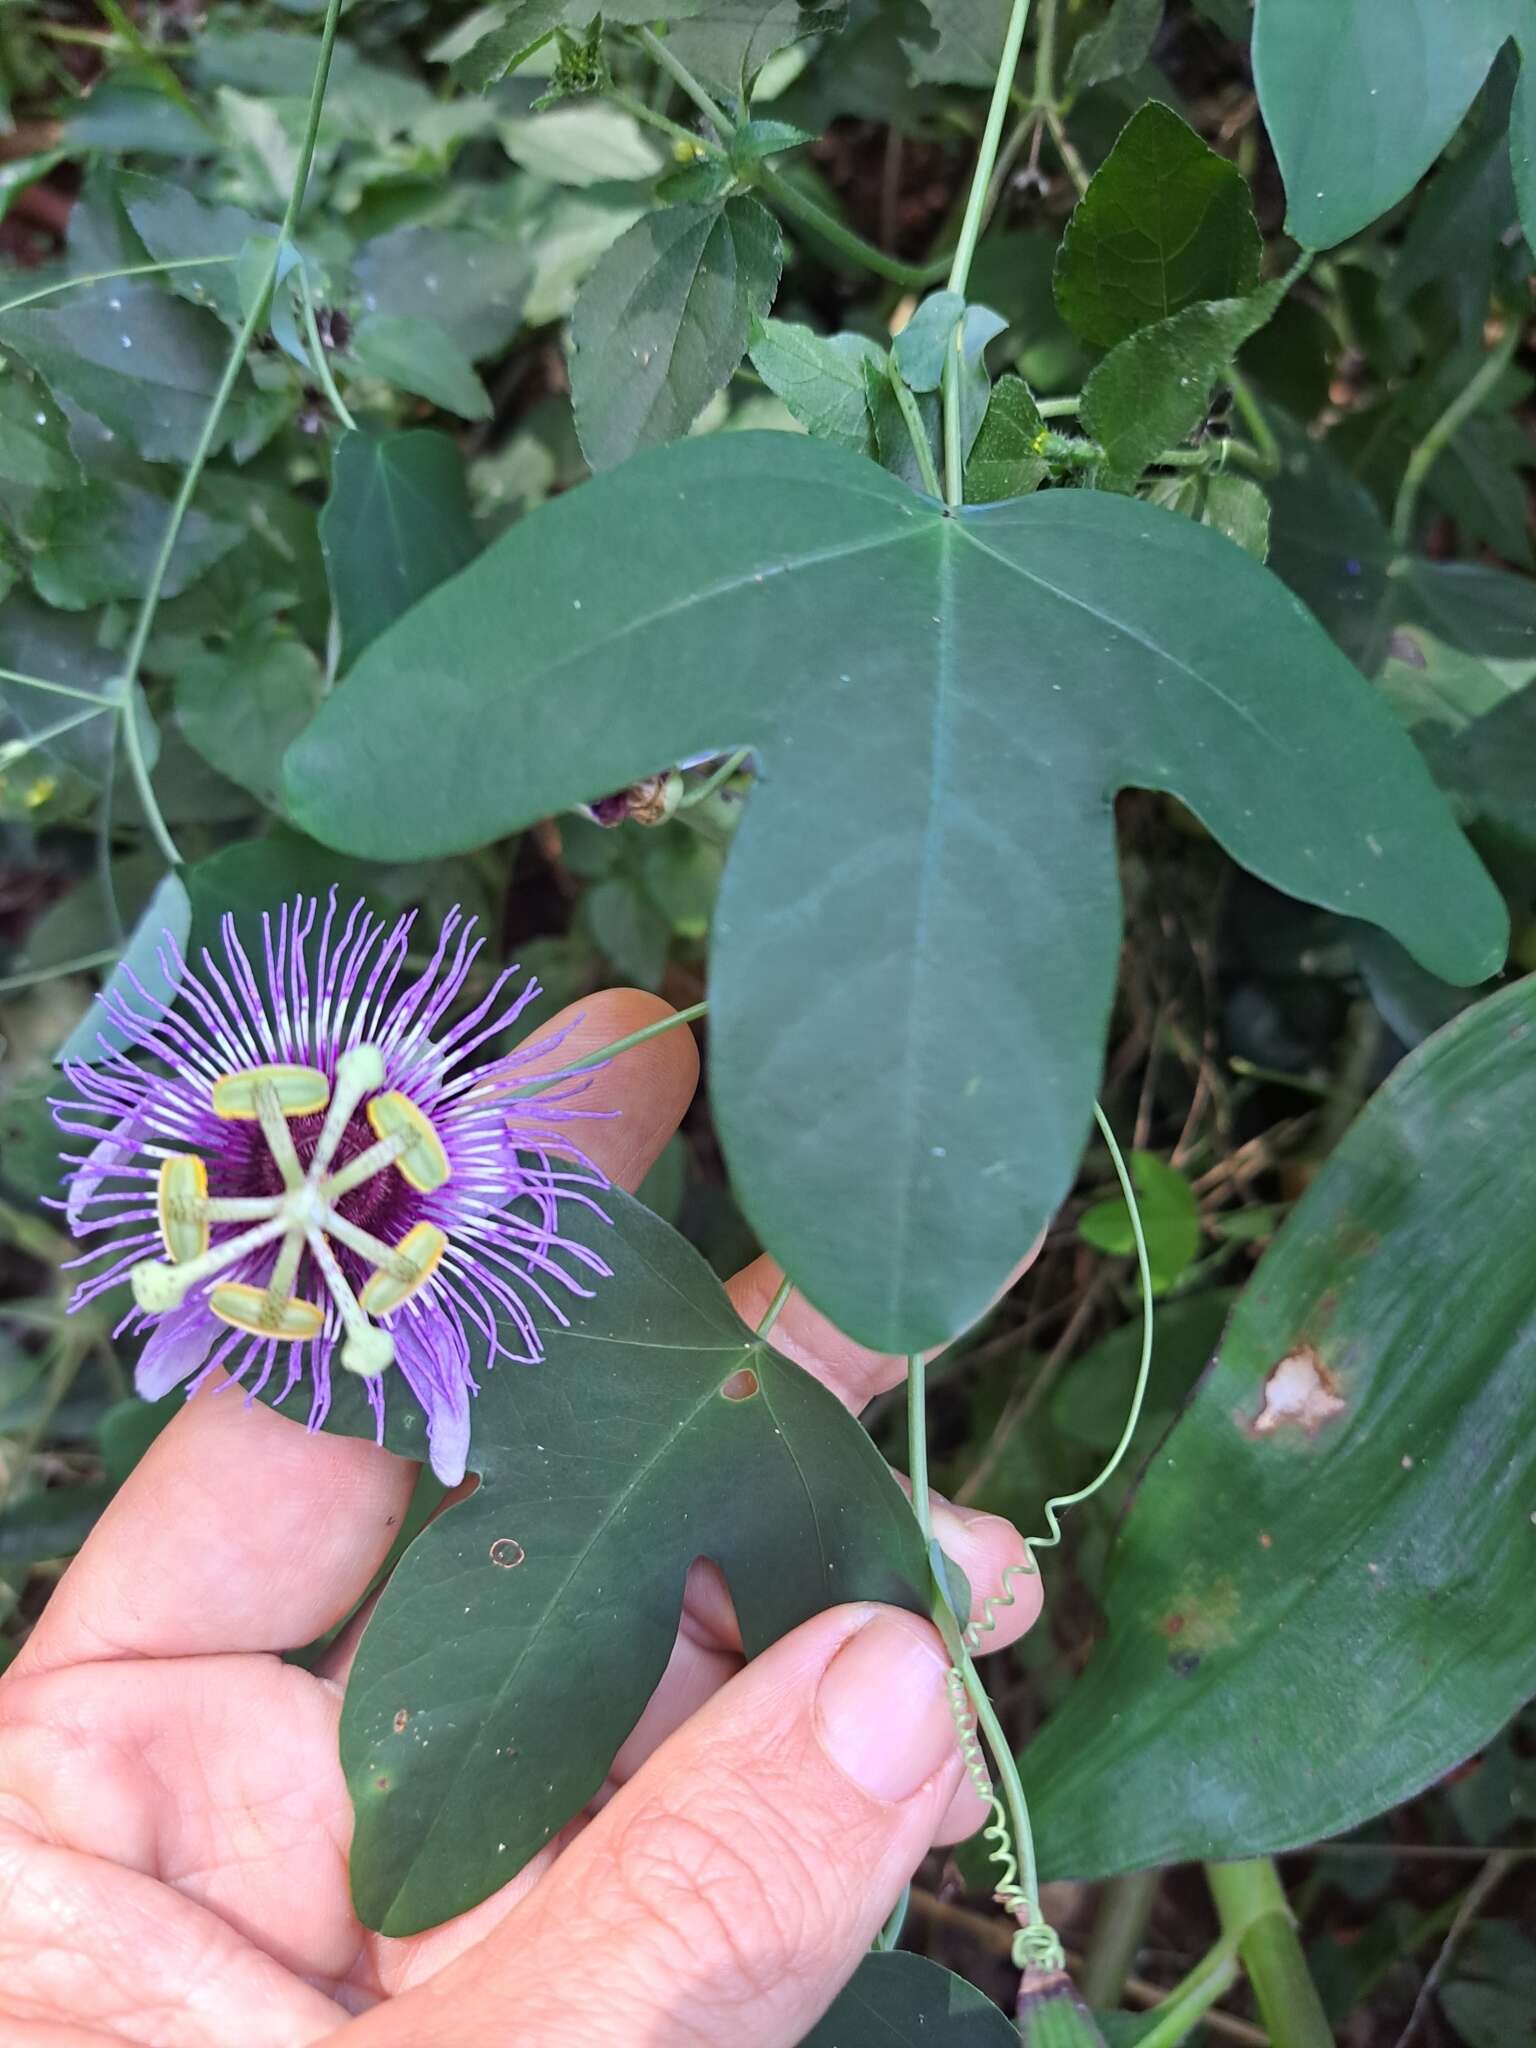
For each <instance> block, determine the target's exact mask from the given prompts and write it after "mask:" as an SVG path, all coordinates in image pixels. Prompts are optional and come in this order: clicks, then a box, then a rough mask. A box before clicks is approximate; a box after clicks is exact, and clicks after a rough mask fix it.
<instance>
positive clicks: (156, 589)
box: [118, 0, 342, 867]
mask: <svg viewBox="0 0 1536 2048" xmlns="http://www.w3.org/2000/svg"><path fill="white" fill-rule="evenodd" d="M341 8H342V0H327V5H326V10H325V24H324V26H323V28H322V29H321V31H320V53H319V56H318V57H317V59H316V61H315V75H314V80H313V83H312V85H311V87H310V94H309V115H308V119H307V120H306V122H305V126H304V139H303V141H302V142H301V144H300V146H299V157H298V162H297V164H296V165H295V167H294V173H293V182H292V184H291V185H290V186H289V188H288V204H287V206H286V207H285V208H284V210H283V219H282V225H281V227H280V228H279V229H278V235H277V244H276V247H275V248H274V249H273V251H272V260H271V262H270V263H269V264H268V266H267V274H266V277H265V279H264V280H263V283H262V286H261V289H260V290H259V291H258V292H257V293H256V295H255V297H254V298H253V300H252V302H251V305H250V309H249V311H248V312H247V313H246V316H245V318H244V319H243V320H242V321H241V323H240V326H239V329H238V331H237V332H236V335H235V338H234V341H233V343H232V345H231V347H230V351H229V357H228V360H227V361H226V362H225V365H224V372H223V375H222V376H221V377H220V378H219V382H218V388H217V389H216V390H215V392H214V394H213V398H212V401H211V403H210V404H209V407H208V411H207V414H206V416H205V418H204V420H203V424H202V428H201V431H200V432H199V434H198V437H197V443H196V445H195V447H194V448H193V450H192V456H191V460H190V461H189V462H188V464H187V466H186V468H185V470H184V471H183V472H182V477H181V483H180V485H179V487H178V489H177V492H176V496H175V499H174V500H173V501H172V504H171V510H170V516H169V518H168V519H167V520H166V522H165V531H164V533H163V534H162V535H161V538H160V546H159V548H158V549H157V550H156V554H155V559H154V563H153V565H152V567H151V569H150V572H149V582H148V583H147V584H146V586H145V589H144V595H143V597H142V599H141V600H140V602H139V610H138V615H137V617H136V618H135V620H134V625H133V632H132V634H131V636H130V637H129V641H128V648H127V652H126V653H125V655H124V657H123V669H122V674H121V676H120V677H119V680H118V714H119V718H120V721H121V725H122V731H123V743H124V747H125V750H126V752H127V755H128V765H129V768H130V769H131V770H132V773H133V780H134V786H135V787H136V789H137V790H138V792H139V801H140V802H141V803H142V804H143V806H144V815H145V817H146V818H147V820H148V821H149V828H150V831H151V832H152V833H153V835H154V838H155V842H156V844H157V845H158V846H159V848H160V851H161V852H162V853H163V854H164V855H165V857H166V859H167V860H168V861H169V862H170V864H171V866H172V867H179V866H180V865H181V854H180V851H179V850H178V848H177V845H176V842H175V840H174V839H173V838H172V837H171V833H170V828H169V827H168V826H167V824H166V822H165V819H164V818H163V817H162V816H161V814H160V806H159V804H158V803H157V802H156V801H155V793H154V789H153V787H152V786H151V783H150V777H149V763H148V762H147V760H146V759H145V756H144V741H143V735H142V734H141V733H140V731H139V726H138V720H137V719H136V718H135V717H134V716H133V708H132V707H133V691H134V686H135V684H136V683H137V682H138V679H139V669H140V667H141V665H142V663H143V660H144V650H145V648H146V647H147V646H148V644H149V636H150V632H151V631H152V629H153V627H154V623H155V614H156V612H157V611H158V610H159V608H160V594H161V592H162V590H163V589H164V587H165V579H166V574H167V572H168V571H169V569H170V566H171V557H172V555H173V554H174V553H175V550H176V543H177V541H178V539H179V538H180V536H181V529H182V524H183V522H184V520H185V519H186V516H187V511H188V508H189V507H190V505H191V503H192V498H193V495H194V493H195V492H196V490H197V486H198V484H199V482H200V481H201V480H202V474H203V470H204V467H205V466H206V464H207V461H208V457H209V455H210V454H211V453H212V451H213V443H214V437H215V436H216V434H217V433H218V430H219V422H220V421H221V420H222V419H223V417H224V408H225V407H226V406H227V405H228V403H229V400H230V396H231V394H232V393H233V391H234V388H235V384H236V382H237V380H238V378H239V376H240V372H241V371H242V370H243V369H244V367H245V357H246V351H247V350H248V349H249V348H250V346H251V343H252V342H253V341H254V340H255V338H256V332H257V329H258V328H259V327H260V326H261V324H262V322H263V321H264V320H265V319H266V317H267V311H268V308H269V307H270V305H271V303H272V293H273V289H274V288H275V286H276V283H277V273H278V265H279V264H280V263H281V261H282V256H283V251H284V249H285V248H286V247H287V246H288V243H289V241H290V240H291V238H292V235H293V230H294V226H295V224H296V222H297V221H298V217H299V211H300V209H301V207H302V206H303V204H304V194H305V191H306V190H307V188H308V185H309V172H310V166H311V164H312V163H313V162H314V156H315V141H316V138H317V136H318V135H319V132H320V114H321V109H322V108H323V107H324V105H325V88H326V85H327V83H328V82H329V79H330V75H331V53H332V51H333V50H334V49H335V47H336V29H337V25H338V23H339V22H340V19H341ZM204 260H206V259H204Z"/></svg>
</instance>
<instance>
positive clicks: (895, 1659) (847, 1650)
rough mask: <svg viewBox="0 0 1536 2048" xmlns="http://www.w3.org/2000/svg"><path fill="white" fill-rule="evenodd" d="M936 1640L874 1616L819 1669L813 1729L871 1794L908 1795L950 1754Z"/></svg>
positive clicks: (952, 1741)
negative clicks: (819, 1682)
mask: <svg viewBox="0 0 1536 2048" xmlns="http://www.w3.org/2000/svg"><path fill="white" fill-rule="evenodd" d="M947 1668H948V1667H947V1666H946V1664H945V1662H944V1658H943V1655H942V1653H941V1651H940V1649H939V1647H938V1643H937V1640H936V1639H935V1638H934V1637H932V1636H931V1635H929V1634H928V1633H927V1632H926V1631H925V1630H924V1628H923V1626H922V1624H920V1623H918V1622H916V1621H911V1622H907V1621H903V1620H899V1619H898V1618H897V1617H896V1616H895V1615H891V1614H876V1615H875V1616H873V1617H872V1618H871V1619H870V1620H869V1621H867V1622H866V1623H865V1624H864V1626H863V1627H862V1628H861V1629H860V1630H859V1632H858V1634H857V1635H855V1636H851V1637H850V1638H849V1639H848V1641H847V1642H846V1643H844V1645H843V1647H842V1648H841V1649H840V1650H839V1651H838V1653H837V1655H836V1656H835V1657H834V1658H833V1659H832V1662H831V1663H830V1664H829V1665H828V1666H827V1668H826V1670H825V1671H824V1672H823V1673H822V1678H821V1685H820V1688H819V1689H818V1691H817V1694H816V1729H817V1733H818V1735H819V1736H820V1738H821V1746H822V1748H823V1749H824V1750H825V1751H826V1753H827V1755H828V1756H829V1757H830V1758H831V1760H832V1762H833V1763H835V1764H836V1765H837V1768H838V1769H839V1770H840V1771H842V1772H843V1773H844V1774H845V1775H846V1776H847V1777H850V1778H852V1780H853V1782H854V1783H855V1784H856V1785H859V1786H861V1787H862V1788H863V1790H864V1791H866V1792H868V1793H869V1794H870V1795H871V1797H872V1798H875V1799H889V1800H897V1799H910V1798H911V1796H912V1794H913V1793H914V1792H916V1791H918V1790H919V1788H920V1787H921V1786H923V1785H925V1784H926V1783H927V1782H928V1780H929V1779H930V1778H931V1777H932V1776H933V1774H934V1772H935V1771H937V1770H939V1769H941V1768H942V1767H943V1765H944V1764H945V1763H947V1762H948V1761H949V1759H950V1758H951V1757H953V1756H955V1755H956V1754H957V1753H958V1749H959V1741H958V1737H957V1735H956V1732H955V1721H954V1716H953V1714H952V1713H951V1712H950V1709H949V1690H948V1686H947V1685H946V1683H945V1673H946V1670H947Z"/></svg>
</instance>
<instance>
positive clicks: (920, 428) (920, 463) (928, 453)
mask: <svg viewBox="0 0 1536 2048" xmlns="http://www.w3.org/2000/svg"><path fill="white" fill-rule="evenodd" d="M888 381H889V383H890V387H891V390H892V391H893V392H894V393H895V395H896V403H897V405H898V406H899V408H900V410H901V418H902V424H903V425H904V426H905V427H906V430H907V439H908V440H909V441H910V442H911V443H912V453H913V455H914V456H916V458H917V468H918V474H919V475H920V476H921V477H922V480H923V489H924V490H925V491H926V492H927V493H928V495H929V497H930V498H939V499H942V498H943V496H944V487H943V485H942V484H941V483H940V482H939V472H938V471H937V470H936V469H935V468H934V466H933V450H932V448H931V447H929V445H928V433H927V429H926V428H925V427H924V425H923V416H922V414H921V413H920V412H919V411H918V409H917V399H916V398H915V397H914V395H913V393H912V390H911V388H910V386H909V385H908V384H907V381H906V379H905V378H904V377H903V376H902V374H901V372H900V371H899V370H898V369H897V367H896V359H895V357H894V356H893V357H892V358H891V369H890V376H889V379H888Z"/></svg>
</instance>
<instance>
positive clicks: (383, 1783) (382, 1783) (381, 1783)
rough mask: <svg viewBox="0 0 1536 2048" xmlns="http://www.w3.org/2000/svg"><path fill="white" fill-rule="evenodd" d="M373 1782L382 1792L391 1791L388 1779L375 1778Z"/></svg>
mask: <svg viewBox="0 0 1536 2048" xmlns="http://www.w3.org/2000/svg"><path fill="white" fill-rule="evenodd" d="M373 1782H374V1784H375V1785H377V1786H378V1788H379V1790H380V1791H381V1792H387V1791H388V1790H389V1780H388V1778H375V1779H374V1781H373Z"/></svg>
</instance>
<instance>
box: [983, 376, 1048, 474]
mask: <svg viewBox="0 0 1536 2048" xmlns="http://www.w3.org/2000/svg"><path fill="white" fill-rule="evenodd" d="M1046 439H1047V428H1046V424H1045V421H1044V420H1043V419H1041V417H1040V411H1039V408H1038V407H1037V406H1036V404H1035V401H1034V399H1033V398H1032V397H1031V396H1030V392H1029V386H1028V385H1027V384H1026V383H1025V382H1024V379H1023V378H1022V377H1003V378H1001V379H999V381H998V383H997V384H996V385H995V386H994V388H993V391H992V397H991V400H990V401H989V403H988V405H987V411H986V417H985V418H984V419H983V420H982V423H981V432H980V433H979V434H978V435H977V436H976V445H975V446H974V447H973V448H972V450H971V454H970V460H969V461H968V462H967V463H966V465H965V502H966V503H967V504H968V505H994V504H996V503H998V502H999V500H1001V499H1003V498H1024V497H1027V496H1028V495H1029V493H1030V492H1031V491H1033V490H1037V489H1038V488H1039V487H1040V485H1041V484H1042V483H1044V481H1045V479H1046V477H1047V475H1048V474H1049V473H1050V464H1049V463H1048V462H1047V461H1046V459H1045V452H1044V451H1045V444H1046Z"/></svg>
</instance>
